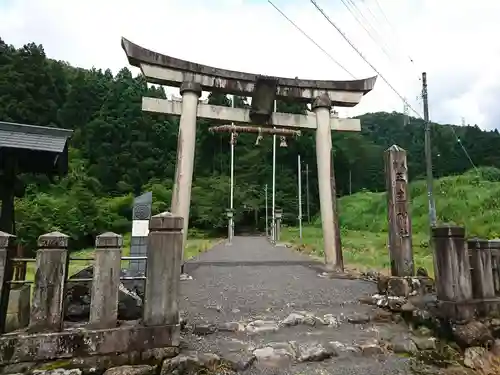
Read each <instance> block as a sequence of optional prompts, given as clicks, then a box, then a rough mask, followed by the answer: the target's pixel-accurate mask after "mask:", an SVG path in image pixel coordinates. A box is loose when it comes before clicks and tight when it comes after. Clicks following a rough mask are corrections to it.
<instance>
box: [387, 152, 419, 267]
mask: <svg viewBox="0 0 500 375" xmlns="http://www.w3.org/2000/svg"><path fill="white" fill-rule="evenodd" d="M385 177H386V189H387V219H388V221H389V228H388V231H389V256H390V260H391V274H392V276H414V275H415V265H414V262H413V247H412V246H413V245H412V231H411V215H410V207H409V206H410V197H409V192H408V190H409V189H408V168H407V162H406V151H405V150H404V149H402V148H401V147H399V146H396V145H392V146H391V147H389V148H388V149H387V150H386V151H385Z"/></svg>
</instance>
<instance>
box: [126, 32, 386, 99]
mask: <svg viewBox="0 0 500 375" xmlns="http://www.w3.org/2000/svg"><path fill="white" fill-rule="evenodd" d="M122 47H123V49H124V51H125V53H126V55H127V58H128V61H129V63H130V64H131V65H133V66H136V67H139V68H141V70H142V73H143V74H144V76H145V77H146V79H147V81H148V82H152V83H157V84H161V85H166V86H173V87H180V86H181V84H182V82H185V81H194V82H197V83H199V84H200V85H201V88H202V90H205V91H218V92H223V93H225V94H232V95H239V96H247V97H251V96H253V93H254V92H255V91H256V88H257V87H256V86H258V82H259V80H262V79H266V80H267V81H272V82H273V83H274V84H275V85H276V91H275V95H276V97H275V98H276V99H284V98H291V99H294V100H298V101H302V102H312V101H313V100H314V99H315V98H316V97H317V96H319V95H321V94H324V93H327V94H328V96H329V97H330V100H331V101H332V105H334V106H339V107H354V106H355V105H357V104H358V103H359V102H360V100H361V98H362V97H363V95H365V94H367V93H368V92H370V91H371V90H372V89H373V87H374V85H375V81H376V79H377V77H376V76H375V77H370V78H366V79H360V80H352V81H324V80H308V79H297V78H284V77H268V76H262V75H259V74H253V73H245V72H237V71H233V70H227V69H220V68H214V67H211V66H207V65H203V64H197V63H194V62H191V61H186V60H181V59H177V58H175V57H171V56H168V55H163V54H161V53H157V52H154V51H151V50H148V49H146V48H143V47H141V46H139V45H137V44H134V43H132V42H131V41H129V40H127V39H125V38H122Z"/></svg>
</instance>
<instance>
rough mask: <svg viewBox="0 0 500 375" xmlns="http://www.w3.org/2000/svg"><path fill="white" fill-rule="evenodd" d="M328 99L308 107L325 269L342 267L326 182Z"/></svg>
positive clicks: (329, 161)
mask: <svg viewBox="0 0 500 375" xmlns="http://www.w3.org/2000/svg"><path fill="white" fill-rule="evenodd" d="M331 108H332V102H331V100H330V98H329V97H328V95H326V94H323V95H320V96H318V97H317V98H316V99H315V100H314V102H313V104H312V110H313V112H314V113H315V114H316V122H317V128H316V163H317V165H318V185H319V201H320V209H321V225H322V228H323V246H324V253H325V263H326V266H327V268H328V269H329V270H343V268H344V265H343V264H342V253H341V252H342V249H340V248H337V241H336V240H335V239H336V235H337V234H336V233H335V231H336V229H337V225H336V223H335V220H336V215H335V212H334V211H333V207H334V204H333V203H334V199H336V197H335V196H334V194H333V191H332V184H331V181H330V177H331V170H332V168H333V166H332V157H331V154H332V135H331V125H330V109H331Z"/></svg>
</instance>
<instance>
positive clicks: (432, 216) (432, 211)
mask: <svg viewBox="0 0 500 375" xmlns="http://www.w3.org/2000/svg"><path fill="white" fill-rule="evenodd" d="M422 100H423V102H424V121H425V165H426V171H427V196H428V199H429V222H430V225H431V228H433V227H435V226H436V221H437V220H436V203H435V202H434V194H433V177H432V152H431V150H432V149H431V126H430V122H429V101H428V100H429V99H428V96H427V73H426V72H423V73H422Z"/></svg>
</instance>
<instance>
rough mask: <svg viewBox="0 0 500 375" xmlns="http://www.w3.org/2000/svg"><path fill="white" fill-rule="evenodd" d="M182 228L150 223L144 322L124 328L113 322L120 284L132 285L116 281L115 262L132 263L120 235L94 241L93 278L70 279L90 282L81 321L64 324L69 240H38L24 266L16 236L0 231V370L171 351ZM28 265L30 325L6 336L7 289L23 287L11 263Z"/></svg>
mask: <svg viewBox="0 0 500 375" xmlns="http://www.w3.org/2000/svg"><path fill="white" fill-rule="evenodd" d="M182 228H183V219H182V218H181V217H177V216H173V215H172V214H170V213H169V212H164V213H162V214H159V215H156V216H153V217H152V218H151V220H150V223H149V229H150V232H149V236H148V254H147V264H148V265H147V269H146V277H145V283H146V286H145V293H144V303H143V316H142V319H139V320H137V321H132V322H127V324H121V322H120V321H118V302H119V301H118V298H119V288H120V284H121V281H122V280H124V279H128V280H130V279H134V278H130V277H128V278H127V277H121V261H122V260H123V259H125V260H130V259H131V258H132V257H122V245H123V238H122V236H120V235H118V234H115V233H104V234H102V235H100V236H98V237H97V239H96V251H95V258H94V259H93V261H94V270H93V277H92V278H89V279H72V280H71V282H87V283H89V282H91V302H90V317H89V320H88V322H86V323H84V324H69V323H67V322H64V308H65V306H64V301H65V299H64V295H65V290H66V289H67V284H68V270H69V262H70V260H71V258H70V256H69V253H68V239H69V238H68V236H66V235H64V234H62V233H59V232H53V233H48V234H45V235H42V236H40V237H39V239H38V251H37V254H36V259H27V258H16V257H15V250H14V248H15V242H16V238H15V236H12V235H9V234H7V233H3V232H0V366H1V365H6V364H12V363H19V362H36V361H47V360H54V359H62V358H71V357H76V356H78V357H85V356H95V355H112V354H117V353H129V352H140V353H143V352H147V351H151V350H153V349H158V348H168V347H176V346H178V345H179V339H180V338H179V337H180V336H179V335H180V322H179V311H178V294H179V282H180V269H181V258H182V236H183V235H182ZM134 259H135V258H134ZM35 261H36V273H35V278H34V282H33V295H32V300H31V310H30V313H29V323H28V324H27V327H26V328H22V329H18V330H15V331H13V332H8V333H6V320H7V315H8V308H9V299H10V300H11V304H12V298H10V295H11V290H14V286H16V285H25V284H28V283H30V281H26V280H14V279H13V274H14V264H15V263H20V262H21V263H26V262H35ZM141 278H142V279H144V277H141ZM28 294H29V288H28Z"/></svg>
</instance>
